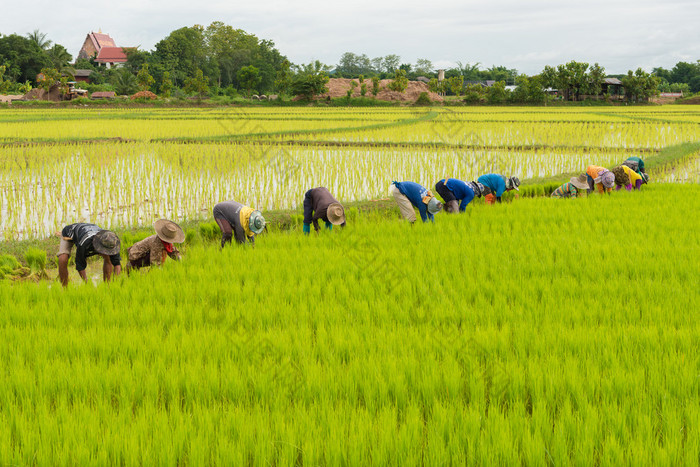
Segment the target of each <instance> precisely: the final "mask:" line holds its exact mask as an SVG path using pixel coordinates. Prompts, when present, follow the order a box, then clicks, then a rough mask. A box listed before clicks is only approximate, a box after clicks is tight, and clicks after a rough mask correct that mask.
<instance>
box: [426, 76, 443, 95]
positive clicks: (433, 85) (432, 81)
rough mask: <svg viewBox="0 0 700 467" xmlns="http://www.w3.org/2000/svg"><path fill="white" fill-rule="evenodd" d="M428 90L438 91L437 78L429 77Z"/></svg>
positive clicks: (438, 83)
mask: <svg viewBox="0 0 700 467" xmlns="http://www.w3.org/2000/svg"><path fill="white" fill-rule="evenodd" d="M428 90H429V91H430V92H435V93H437V92H440V82H439V81H438V80H437V78H431V79H430V81H428Z"/></svg>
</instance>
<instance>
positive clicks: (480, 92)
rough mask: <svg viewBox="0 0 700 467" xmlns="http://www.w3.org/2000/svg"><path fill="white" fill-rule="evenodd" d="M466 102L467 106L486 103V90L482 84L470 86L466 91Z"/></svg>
mask: <svg viewBox="0 0 700 467" xmlns="http://www.w3.org/2000/svg"><path fill="white" fill-rule="evenodd" d="M464 102H466V103H467V104H472V105H476V104H484V103H485V102H486V90H485V88H484V87H483V86H482V85H481V84H469V85H467V87H466V88H465V90H464Z"/></svg>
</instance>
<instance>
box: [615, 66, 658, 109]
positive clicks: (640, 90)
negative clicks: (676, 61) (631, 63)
mask: <svg viewBox="0 0 700 467" xmlns="http://www.w3.org/2000/svg"><path fill="white" fill-rule="evenodd" d="M621 81H622V86H623V87H624V88H625V97H626V98H627V100H628V101H630V102H647V101H648V100H649V98H650V97H652V96H655V95H657V94H658V93H659V90H658V87H659V83H660V82H661V80H660V78H659V77H658V76H654V75H651V74H649V73H647V72H646V71H644V70H642V69H641V68H637V70H636V71H635V72H634V73H632V70H629V71H628V72H627V76H624V77H623V78H622V80H621Z"/></svg>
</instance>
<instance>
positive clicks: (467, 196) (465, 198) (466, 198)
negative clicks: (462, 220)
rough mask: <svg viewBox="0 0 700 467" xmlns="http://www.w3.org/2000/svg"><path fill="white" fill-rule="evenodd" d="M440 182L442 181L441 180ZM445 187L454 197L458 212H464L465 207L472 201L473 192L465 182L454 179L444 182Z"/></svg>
mask: <svg viewBox="0 0 700 467" xmlns="http://www.w3.org/2000/svg"><path fill="white" fill-rule="evenodd" d="M441 181H442V180H441ZM445 187H446V188H447V189H448V190H450V191H451V192H452V194H453V195H455V198H457V200H458V201H460V203H459V211H460V212H464V211H466V209H467V205H468V204H469V203H471V202H472V200H473V199H474V190H472V188H471V187H470V186H469V185H467V183H466V182H463V181H462V180H458V179H456V178H448V179H447V180H446V181H445Z"/></svg>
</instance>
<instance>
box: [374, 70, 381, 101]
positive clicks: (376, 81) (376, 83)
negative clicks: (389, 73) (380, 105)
mask: <svg viewBox="0 0 700 467" xmlns="http://www.w3.org/2000/svg"><path fill="white" fill-rule="evenodd" d="M380 84H381V83H380V80H379V76H377V75H374V76H372V95H373V96H374V97H377V94H379V86H380Z"/></svg>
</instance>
